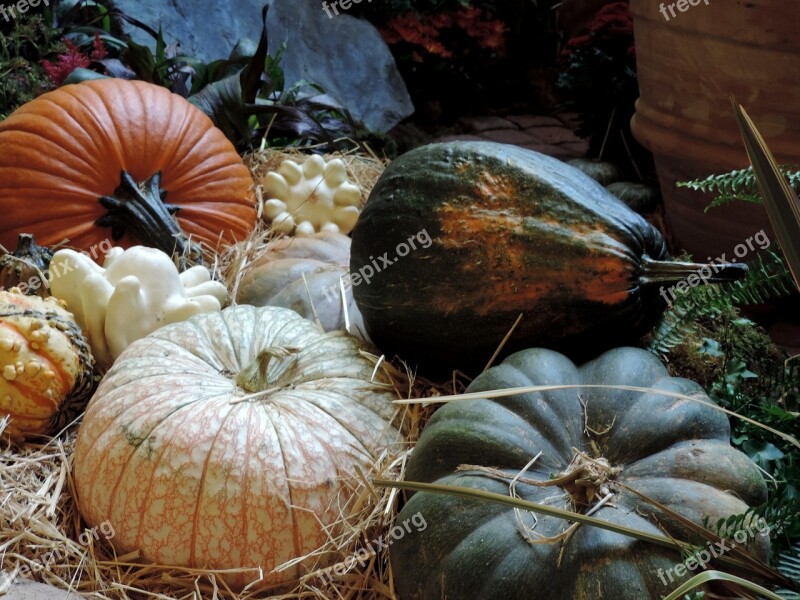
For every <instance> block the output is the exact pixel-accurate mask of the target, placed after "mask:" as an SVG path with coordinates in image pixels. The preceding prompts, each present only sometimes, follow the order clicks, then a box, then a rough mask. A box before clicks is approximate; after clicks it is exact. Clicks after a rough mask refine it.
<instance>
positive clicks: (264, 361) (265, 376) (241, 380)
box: [236, 346, 300, 393]
mask: <svg viewBox="0 0 800 600" xmlns="http://www.w3.org/2000/svg"><path fill="white" fill-rule="evenodd" d="M299 351H300V348H292V347H289V348H287V347H283V346H270V347H269V348H264V349H263V350H261V352H259V353H258V356H257V357H256V359H255V360H254V361H253V362H251V363H250V364H249V365H247V366H246V367H245V368H244V369H242V370H241V371H240V372H239V375H237V377H236V385H238V386H239V387H240V388H242V389H245V390H247V391H248V392H250V393H256V392H262V391H264V390H266V389H269V388H270V387H274V386H275V384H276V383H277V382H278V381H279V380H280V379H281V378H282V377H283V376H284V375H285V374H286V373H287V371H289V370H290V369H291V367H292V366H293V364H294V360H290V361H285V362H284V363H283V364H282V365H278V366H277V367H276V368H274V369H273V371H274V372H273V373H272V377H270V375H269V367H270V363H271V362H272V359H273V358H276V359H278V360H282V359H286V358H292V359H294V358H296V357H295V356H294V355H296V354H297V353H298V352H299Z"/></svg>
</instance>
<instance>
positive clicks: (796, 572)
mask: <svg viewBox="0 0 800 600" xmlns="http://www.w3.org/2000/svg"><path fill="white" fill-rule="evenodd" d="M778 571H780V572H781V574H783V575H786V577H788V578H789V579H791V580H792V581H794V582H796V583H797V584H798V585H800V543H797V544H795V545H794V546H793V547H792V549H791V550H790V551H789V552H784V553H783V554H781V555H780V557H779V558H778Z"/></svg>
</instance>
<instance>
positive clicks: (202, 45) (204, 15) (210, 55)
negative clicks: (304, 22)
mask: <svg viewBox="0 0 800 600" xmlns="http://www.w3.org/2000/svg"><path fill="white" fill-rule="evenodd" d="M305 1H312V0H305ZM270 2H272V0H228V1H222V2H219V1H213V0H114V5H115V6H116V7H117V8H119V9H120V10H122V11H123V12H124V13H125V14H127V15H130V16H131V17H134V18H135V19H138V20H139V21H141V22H142V23H144V24H146V25H149V26H150V27H152V28H153V29H155V30H156V31H158V27H159V25H161V28H162V31H163V32H164V39H165V41H166V42H167V44H171V43H174V42H177V41H179V42H180V43H181V53H182V54H186V55H188V56H196V57H197V58H199V59H201V60H203V61H205V62H211V61H212V60H217V59H220V58H227V57H228V56H230V54H231V50H233V48H234V46H236V43H237V42H238V41H239V39H240V38H242V37H248V38H251V39H254V40H257V39H258V38H259V37H260V36H261V9H262V8H263V7H264V5H265V4H269V3H270ZM122 29H123V32H124V33H127V34H129V35H130V36H131V37H132V38H133V41H135V42H137V43H139V44H144V45H147V46H150V48H155V41H154V40H153V38H152V37H151V36H150V35H148V34H147V33H145V32H144V31H142V30H141V29H139V28H138V27H134V26H133V25H130V24H128V23H127V22H124V21H123V22H122Z"/></svg>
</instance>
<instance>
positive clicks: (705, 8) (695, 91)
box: [631, 0, 800, 260]
mask: <svg viewBox="0 0 800 600" xmlns="http://www.w3.org/2000/svg"><path fill="white" fill-rule="evenodd" d="M692 1H693V2H694V1H696V2H698V4H697V5H696V6H692V5H691V4H690V3H689V2H688V0H681V4H682V5H683V6H684V8H686V10H685V11H684V12H680V11H679V10H678V8H677V3H675V2H664V3H663V4H660V3H659V2H657V1H655V0H632V1H631V12H632V13H633V15H634V36H635V39H636V59H637V69H638V75H639V86H640V97H639V100H638V101H637V103H636V114H635V115H634V117H633V120H632V123H631V129H632V130H633V133H634V135H635V136H636V138H637V139H638V140H639V141H640V142H641V143H642V144H643V145H644V146H645V147H647V148H648V149H649V150H650V151H651V152H653V154H654V156H655V161H656V169H657V172H658V177H659V181H660V184H661V189H662V193H663V196H664V206H665V209H666V211H667V215H668V219H669V222H670V225H671V229H672V233H673V235H674V238H675V240H676V241H677V243H678V245H680V246H681V247H683V248H685V249H687V250H688V251H689V252H691V253H692V254H694V255H695V258H697V259H698V260H702V259H705V258H706V257H707V256H719V255H720V253H722V252H727V253H730V252H731V250H732V249H733V248H734V247H735V246H736V245H737V244H739V243H741V242H743V241H744V240H746V239H747V238H749V237H750V236H751V235H753V234H754V233H756V232H757V231H759V230H760V229H762V228H764V229H767V231H770V228H769V223H768V220H767V215H766V212H765V211H764V209H763V208H762V207H760V206H757V205H751V204H745V203H735V204H731V205H728V206H726V207H721V208H716V209H712V210H711V211H709V212H708V213H704V212H703V211H704V209H705V207H706V206H707V205H708V203H709V202H710V201H711V199H712V198H713V196H705V195H703V194H700V193H698V192H694V191H691V190H687V189H684V188H682V189H676V188H675V182H676V181H682V180H689V179H696V178H698V177H705V176H707V175H711V174H716V173H724V172H726V171H730V170H731V169H738V168H742V167H746V166H748V165H749V164H750V163H749V162H748V160H747V154H746V153H745V151H744V146H743V144H742V140H741V136H740V134H739V129H738V127H737V126H736V120H735V117H734V113H733V109H732V107H731V102H730V95H731V94H733V95H735V96H736V98H737V100H738V101H739V102H740V103H741V104H742V105H743V106H744V107H745V108H746V109H747V111H748V112H749V113H750V116H751V117H752V118H753V120H754V121H755V123H756V125H757V126H758V128H759V129H760V130H761V132H762V134H763V135H764V137H765V138H766V141H767V143H768V144H769V146H770V148H771V149H772V151H773V153H774V154H775V156H776V158H777V160H778V161H779V162H781V163H785V164H800V83H798V79H797V78H798V75H800V36H798V35H797V23H798V22H799V21H800V2H791V1H790V2H787V1H786V0H725V1H724V2H723V1H721V0H692ZM684 2H685V3H686V4H683V3H684ZM670 4H673V5H674V12H675V16H674V17H673V16H672V15H671V14H670V11H669V5H670ZM661 6H663V7H664V12H665V13H666V17H667V18H665V16H664V14H662V12H661V11H660V9H661ZM770 235H771V232H770Z"/></svg>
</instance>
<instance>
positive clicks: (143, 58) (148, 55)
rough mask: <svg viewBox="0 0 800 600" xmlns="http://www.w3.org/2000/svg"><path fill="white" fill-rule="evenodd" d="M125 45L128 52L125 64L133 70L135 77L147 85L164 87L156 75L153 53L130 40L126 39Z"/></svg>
mask: <svg viewBox="0 0 800 600" xmlns="http://www.w3.org/2000/svg"><path fill="white" fill-rule="evenodd" d="M127 43H128V51H127V52H126V54H125V62H127V63H128V66H130V68H131V69H133V71H134V72H135V73H136V76H137V77H138V78H139V79H141V80H142V81H146V82H147V83H155V84H156V85H164V82H163V81H161V77H159V75H158V70H157V69H156V61H155V59H154V58H153V52H152V51H151V50H150V48H148V47H147V46H142V45H141V44H137V43H136V42H134V41H133V40H132V39H130V38H128V40H127Z"/></svg>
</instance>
